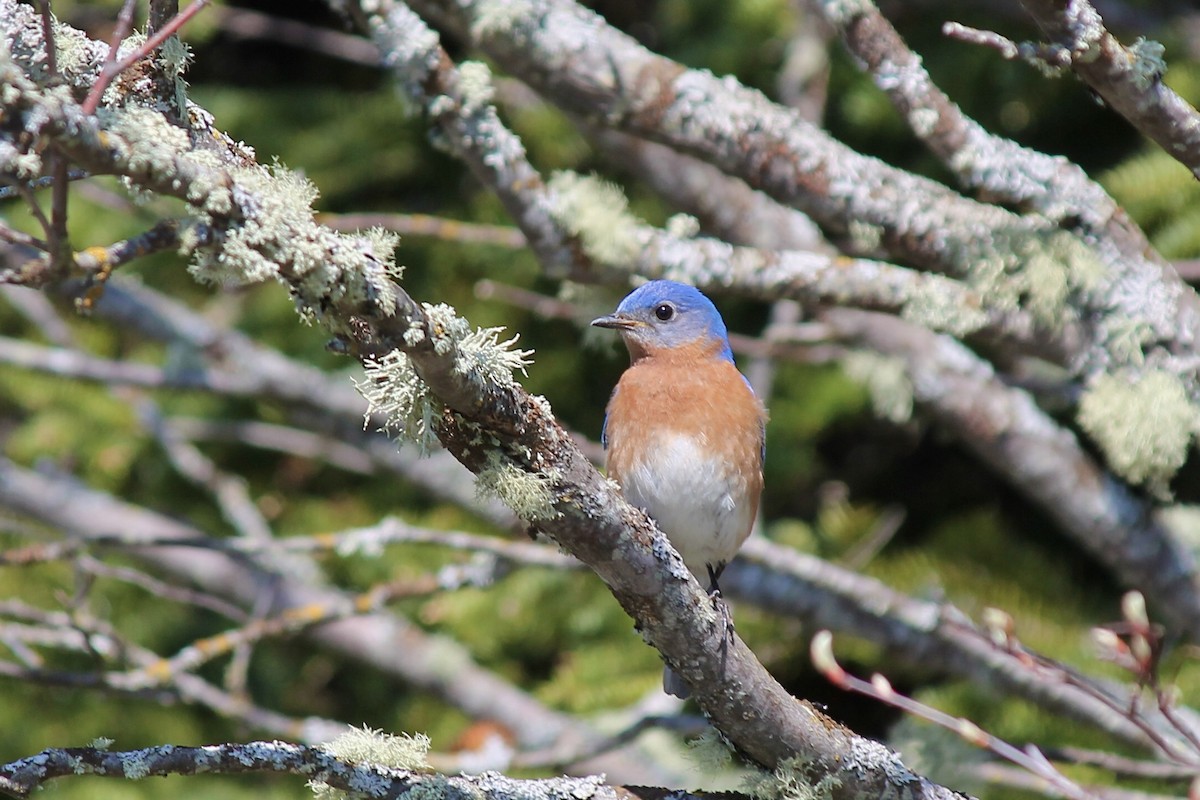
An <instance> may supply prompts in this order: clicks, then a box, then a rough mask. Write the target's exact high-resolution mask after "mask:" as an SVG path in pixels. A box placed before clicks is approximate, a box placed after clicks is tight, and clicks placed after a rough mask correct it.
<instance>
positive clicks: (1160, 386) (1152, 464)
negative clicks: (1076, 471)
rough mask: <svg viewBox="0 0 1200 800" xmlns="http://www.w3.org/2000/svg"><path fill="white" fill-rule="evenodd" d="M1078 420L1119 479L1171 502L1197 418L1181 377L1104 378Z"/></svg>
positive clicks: (1091, 389)
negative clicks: (1172, 482)
mask: <svg viewBox="0 0 1200 800" xmlns="http://www.w3.org/2000/svg"><path fill="white" fill-rule="evenodd" d="M1078 420H1079V425H1080V426H1081V427H1082V428H1083V429H1084V430H1085V431H1086V432H1087V434H1088V435H1089V436H1090V437H1091V438H1092V440H1093V441H1095V442H1096V444H1097V445H1099V447H1100V449H1101V450H1102V451H1103V452H1104V456H1105V459H1106V460H1107V462H1108V464H1109V466H1110V467H1111V468H1112V470H1113V471H1114V472H1115V473H1117V474H1118V475H1120V476H1121V477H1123V478H1125V479H1126V480H1128V481H1129V482H1130V483H1134V484H1138V485H1144V486H1146V487H1147V488H1149V489H1150V490H1151V491H1154V492H1155V493H1157V494H1159V495H1160V496H1165V495H1166V494H1167V488H1166V487H1167V483H1168V482H1169V481H1170V480H1171V478H1172V477H1173V476H1174V475H1175V473H1176V472H1177V471H1178V470H1179V468H1180V467H1181V466H1183V462H1184V461H1185V460H1186V459H1187V453H1188V445H1189V444H1190V443H1191V440H1192V435H1193V434H1194V432H1195V430H1196V424H1197V413H1196V408H1195V407H1193V406H1192V404H1191V403H1190V402H1189V401H1188V397H1187V392H1186V390H1185V389H1184V386H1183V383H1182V381H1180V379H1179V378H1178V377H1177V376H1175V375H1172V374H1170V373H1168V372H1164V371H1161V370H1150V371H1148V372H1146V373H1144V374H1142V375H1141V376H1139V377H1136V378H1129V377H1125V376H1118V375H1100V376H1098V377H1097V378H1096V380H1095V381H1094V382H1093V383H1092V385H1091V386H1089V387H1088V389H1087V391H1086V392H1084V395H1083V398H1082V399H1081V400H1080V403H1079V412H1078Z"/></svg>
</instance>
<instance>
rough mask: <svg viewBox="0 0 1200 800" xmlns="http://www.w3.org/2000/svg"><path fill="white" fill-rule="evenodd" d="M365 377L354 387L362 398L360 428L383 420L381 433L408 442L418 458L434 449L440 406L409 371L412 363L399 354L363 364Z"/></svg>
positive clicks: (398, 352)
mask: <svg viewBox="0 0 1200 800" xmlns="http://www.w3.org/2000/svg"><path fill="white" fill-rule="evenodd" d="M363 366H364V368H365V376H364V378H363V380H361V381H355V383H354V386H355V388H356V389H358V391H359V393H360V394H361V395H362V396H363V397H364V398H366V401H367V412H366V415H365V417H364V424H365V423H369V422H370V420H371V418H372V416H374V415H376V414H378V415H380V416H382V417H383V424H382V425H381V426H380V428H381V430H383V431H384V432H385V433H387V434H389V435H390V436H392V437H394V438H395V439H397V440H400V441H408V442H412V443H413V444H415V445H416V446H417V450H418V452H419V453H420V454H421V455H427V454H428V453H430V452H431V451H432V450H433V449H434V448H435V447H437V446H438V444H439V443H438V438H437V434H436V433H435V432H434V430H433V421H434V419H435V418H436V417H437V416H438V415H440V414H441V411H442V404H441V402H439V401H438V399H437V398H436V397H434V396H433V393H432V392H430V391H429V386H428V385H426V383H425V382H424V381H423V380H421V378H420V377H419V376H418V375H417V372H416V370H415V369H413V366H412V361H411V360H409V358H408V356H406V355H405V354H404V353H402V352H401V351H399V350H393V351H392V352H390V353H388V354H386V355H384V356H383V357H382V358H378V359H375V358H367V359H365V360H364V361H363Z"/></svg>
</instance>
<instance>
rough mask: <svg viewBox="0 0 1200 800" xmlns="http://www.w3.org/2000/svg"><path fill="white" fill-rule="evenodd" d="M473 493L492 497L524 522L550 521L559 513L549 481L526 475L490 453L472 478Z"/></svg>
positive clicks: (529, 474)
mask: <svg viewBox="0 0 1200 800" xmlns="http://www.w3.org/2000/svg"><path fill="white" fill-rule="evenodd" d="M475 491H476V493H477V494H478V495H479V496H480V498H485V499H486V498H489V497H495V498H496V499H498V500H499V501H500V502H502V503H504V505H506V506H508V507H509V508H511V509H512V510H513V513H515V514H516V515H517V516H518V517H520V518H521V519H524V520H531V521H532V520H539V519H553V518H554V517H557V516H559V515H560V514H561V512H559V511H557V510H555V508H554V494H553V493H552V492H551V491H550V481H549V480H548V479H547V478H545V477H543V476H541V475H536V474H534V473H531V472H526V471H524V470H523V469H521V468H520V467H518V466H517V465H516V464H514V463H512V462H511V461H509V460H508V459H506V458H505V457H504V456H503V455H501V454H500V453H498V452H495V451H492V452H491V453H489V454H488V457H487V466H485V467H484V468H483V469H482V470H480V472H479V475H478V476H476V478H475Z"/></svg>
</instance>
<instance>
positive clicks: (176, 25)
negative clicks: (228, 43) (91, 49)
mask: <svg viewBox="0 0 1200 800" xmlns="http://www.w3.org/2000/svg"><path fill="white" fill-rule="evenodd" d="M210 2H211V0H195V2H193V3H192V4H191V5H190V6H188V7H187V8H185V9H184V10H183V11H180V12H179V13H178V14H176V15H175V17H174V18H173V19H172V20H171V21H170V22H168V23H167V24H166V25H163V26H162V27H161V28H159V29H158V30H157V31H155V32H154V34H153V35H152V36H150V37H149V38H148V39H146V41H145V42H144V43H143V44H142V46H141V47H139V48H137V49H135V50H134V51H133V52H131V53H129V54H128V55H126V56H125V57H124V58H121V59H118V60H112V61H107V62H105V64H104V67H103V68H102V69H101V70H100V75H99V76H98V77H97V78H96V83H95V84H94V85H93V86H92V90H91V91H90V92H88V96H87V99H85V100H84V102H83V106H82V108H83V112H84V113H85V114H89V115H90V114H94V113H96V109H97V108H99V107H100V98H101V97H103V95H104V90H105V89H107V88H108V85H109V84H110V83H112V80H113V78H115V77H116V76H117V75H120V74H121V73H122V72H124V71H125V70H127V69H129V67H130V66H132V65H133V64H134V63H136V62H137V61H139V60H140V59H143V58H145V57H146V56H148V55H150V54H151V53H153V52H154V51H155V50H157V49H158V48H159V47H160V46H162V43H163V42H165V41H166V40H167V39H169V38H171V37H172V36H174V35H175V33H176V32H177V31H178V30H179V29H180V28H182V27H183V26H184V25H186V24H187V23H188V22H189V21H190V20H191V18H192V17H194V16H196V14H198V13H199V12H200V11H202V10H203V9H204V7H205V6H207V5H208V4H209V3H210ZM125 35H128V33H126V34H125ZM114 38H115V35H114ZM116 41H117V43H118V44H119V43H120V40H116ZM116 49H117V48H116V46H114V47H112V48H111V49H110V50H109V53H110V55H111V54H112V53H114V52H115V51H116Z"/></svg>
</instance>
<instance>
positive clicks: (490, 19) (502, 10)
mask: <svg viewBox="0 0 1200 800" xmlns="http://www.w3.org/2000/svg"><path fill="white" fill-rule="evenodd" d="M531 8H532V3H530V2H528V0H506V2H503V3H484V4H482V5H481V6H480V7H479V10H478V11H477V13H476V14H475V17H474V19H472V20H471V38H473V39H483V38H486V37H488V36H490V35H492V34H506V33H511V32H512V29H513V26H514V24H515V23H517V22H519V21H521V20H522V19H524V18H525V17H526V16H527V15H528V14H529V11H530V9H531Z"/></svg>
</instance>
